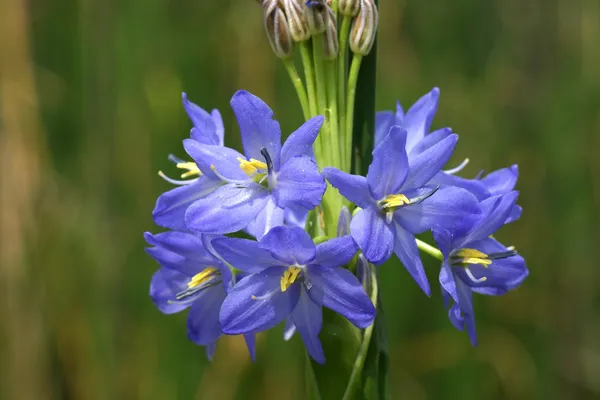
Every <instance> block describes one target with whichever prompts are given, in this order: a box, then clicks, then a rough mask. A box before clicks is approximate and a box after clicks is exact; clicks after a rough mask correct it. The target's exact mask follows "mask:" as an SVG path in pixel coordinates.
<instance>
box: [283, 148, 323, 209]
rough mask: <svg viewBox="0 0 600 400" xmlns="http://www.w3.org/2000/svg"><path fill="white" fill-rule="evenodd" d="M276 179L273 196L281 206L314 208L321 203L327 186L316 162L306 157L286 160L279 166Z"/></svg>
mask: <svg viewBox="0 0 600 400" xmlns="http://www.w3.org/2000/svg"><path fill="white" fill-rule="evenodd" d="M276 181H277V183H276V184H275V189H274V190H273V198H274V200H275V204H277V205H278V206H279V207H281V208H288V207H293V208H296V207H303V208H306V209H308V210H310V209H312V208H315V207H316V206H318V205H319V204H320V203H321V199H322V198H323V194H324V193H325V189H326V188H327V184H326V183H325V178H324V177H323V175H321V174H320V173H319V168H318V167H317V164H316V163H315V162H314V161H312V160H311V159H310V158H308V157H294V158H291V159H290V160H288V161H287V162H286V163H285V164H283V165H282V166H281V170H280V171H279V172H278V173H277V177H276Z"/></svg>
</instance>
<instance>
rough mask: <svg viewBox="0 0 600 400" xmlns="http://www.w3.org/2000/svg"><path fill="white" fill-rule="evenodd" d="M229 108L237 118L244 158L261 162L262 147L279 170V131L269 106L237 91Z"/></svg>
mask: <svg viewBox="0 0 600 400" xmlns="http://www.w3.org/2000/svg"><path fill="white" fill-rule="evenodd" d="M231 108H232V109H233V112H234V114H235V116H236V118H237V121H238V125H239V126H240V134H241V136H242V145H243V146H244V153H245V154H246V157H248V158H249V159H250V158H255V159H257V160H263V159H264V158H263V156H262V154H261V153H260V150H261V149H262V148H263V147H264V148H265V149H266V150H267V151H268V152H269V155H270V156H271V159H272V160H273V165H274V167H275V170H278V169H279V155H280V152H281V129H280V127H279V122H277V121H275V120H274V119H273V111H272V110H271V108H269V106H268V105H267V104H266V103H265V102H264V101H262V100H261V99H259V98H258V97H256V96H254V95H253V94H251V93H248V92H246V91H245V90H239V91H237V92H236V93H235V94H234V95H233V97H232V98H231Z"/></svg>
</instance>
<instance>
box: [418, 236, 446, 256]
mask: <svg viewBox="0 0 600 400" xmlns="http://www.w3.org/2000/svg"><path fill="white" fill-rule="evenodd" d="M417 247H418V248H419V250H421V251H422V252H423V253H427V254H429V255H430V256H431V257H433V258H437V259H438V260H440V261H444V255H443V254H442V252H441V251H439V249H437V248H436V247H433V246H432V245H430V244H429V243H426V242H424V241H422V240H419V239H417Z"/></svg>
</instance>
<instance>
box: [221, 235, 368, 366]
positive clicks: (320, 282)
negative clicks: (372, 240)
mask: <svg viewBox="0 0 600 400" xmlns="http://www.w3.org/2000/svg"><path fill="white" fill-rule="evenodd" d="M212 244H213V246H214V248H215V250H216V251H217V252H218V253H219V254H220V255H221V256H222V257H223V258H224V259H225V260H226V261H227V262H228V263H230V264H231V265H232V266H234V267H235V268H237V269H239V270H242V271H244V272H246V273H249V274H250V275H249V276H246V277H245V278H243V279H242V280H240V281H239V282H238V283H237V284H236V285H235V286H234V287H233V289H232V290H231V291H230V292H229V294H228V295H227V298H226V299H225V301H224V302H223V306H222V307H221V315H220V320H221V324H222V328H223V332H224V333H227V334H239V333H255V332H260V331H264V330H267V329H270V328H272V327H274V326H275V325H277V324H279V323H280V322H282V321H284V320H285V319H286V318H288V317H291V318H290V322H291V323H292V324H293V325H294V326H295V328H296V329H297V331H298V332H299V333H300V336H301V337H302V340H303V341H304V344H305V345H306V348H307V350H308V352H309V354H310V355H311V357H312V358H313V359H314V360H315V361H317V362H319V363H324V362H325V356H324V354H323V349H322V347H321V342H320V341H319V338H318V335H319V332H320V331H321V326H322V323H323V315H322V308H321V307H322V306H325V307H328V308H330V309H332V310H334V311H335V312H338V313H340V314H341V315H343V316H345V317H346V318H348V320H349V321H350V322H352V323H353V324H354V325H356V326H357V327H359V328H365V327H367V326H369V325H370V324H371V323H372V322H373V319H374V318H375V307H374V306H373V303H372V302H371V300H370V299H369V297H368V296H367V295H366V293H365V291H364V290H363V288H362V286H361V284H360V283H359V282H358V280H357V279H356V277H355V276H354V275H353V274H352V273H351V272H350V271H348V270H347V269H344V268H338V267H340V266H341V265H344V264H347V263H348V262H349V261H350V260H351V259H352V257H353V256H354V254H355V253H356V251H357V250H358V249H357V247H356V244H355V243H354V241H353V240H352V238H351V237H350V236H344V237H341V238H335V239H331V240H329V241H327V242H325V243H322V244H319V245H317V246H315V244H314V243H313V241H312V239H311V238H310V236H309V235H308V233H306V232H305V231H304V230H302V229H300V228H288V227H283V226H279V227H276V228H273V229H271V230H270V231H269V232H268V233H267V234H266V235H265V236H263V238H262V239H261V241H260V242H255V241H253V240H246V239H232V238H220V239H214V240H213V241H212Z"/></svg>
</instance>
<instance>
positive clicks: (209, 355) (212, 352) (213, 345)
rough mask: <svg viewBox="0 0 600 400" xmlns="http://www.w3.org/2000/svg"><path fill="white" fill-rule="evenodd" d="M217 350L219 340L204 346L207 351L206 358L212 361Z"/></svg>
mask: <svg viewBox="0 0 600 400" xmlns="http://www.w3.org/2000/svg"><path fill="white" fill-rule="evenodd" d="M216 350H217V342H214V343H211V344H209V345H207V346H206V347H205V348H204V351H205V352H206V358H207V359H208V361H212V359H213V357H214V356H215V351H216Z"/></svg>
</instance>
